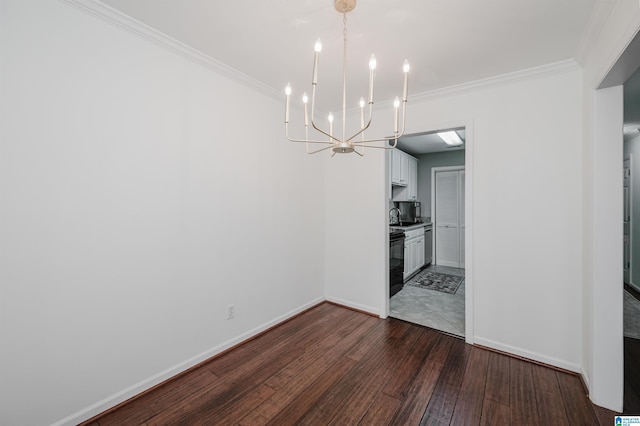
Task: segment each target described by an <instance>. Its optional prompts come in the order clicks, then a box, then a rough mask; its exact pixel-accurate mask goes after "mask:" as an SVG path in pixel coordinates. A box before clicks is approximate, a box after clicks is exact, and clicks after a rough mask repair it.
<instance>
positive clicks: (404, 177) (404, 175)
mask: <svg viewBox="0 0 640 426" xmlns="http://www.w3.org/2000/svg"><path fill="white" fill-rule="evenodd" d="M399 154H400V184H401V185H407V184H408V183H409V157H407V156H406V155H404V153H399Z"/></svg>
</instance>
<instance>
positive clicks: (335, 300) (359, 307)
mask: <svg viewBox="0 0 640 426" xmlns="http://www.w3.org/2000/svg"><path fill="white" fill-rule="evenodd" d="M325 300H326V301H327V302H333V303H336V304H338V305H342V306H345V307H347V308H351V309H355V310H358V311H363V312H366V313H369V314H372V315H375V316H380V311H379V310H378V309H377V308H373V307H371V306H366V305H360V304H358V303H353V302H351V301H348V300H344V299H339V298H337V297H331V296H327V298H326V299H325Z"/></svg>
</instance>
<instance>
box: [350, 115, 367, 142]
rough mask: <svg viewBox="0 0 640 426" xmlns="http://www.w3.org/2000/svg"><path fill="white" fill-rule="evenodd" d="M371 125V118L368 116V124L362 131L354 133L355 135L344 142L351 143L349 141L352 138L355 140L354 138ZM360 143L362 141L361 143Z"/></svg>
mask: <svg viewBox="0 0 640 426" xmlns="http://www.w3.org/2000/svg"><path fill="white" fill-rule="evenodd" d="M370 125H371V116H369V122H368V123H367V125H366V126H364V127H363V128H362V129H360V130H359V131H358V132H356V133H355V134H353V135H352V136H351V137H350V138H349V139H347V140H346V142H351V140H352V139H353V138H355V137H356V136H358V135H360V134H362V132H364V131H365V130H367V129H368V128H369V126H370ZM361 142H362V141H361Z"/></svg>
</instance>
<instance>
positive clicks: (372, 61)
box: [369, 54, 378, 71]
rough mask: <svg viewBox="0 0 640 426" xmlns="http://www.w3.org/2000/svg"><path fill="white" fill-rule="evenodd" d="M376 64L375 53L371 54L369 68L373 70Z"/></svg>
mask: <svg viewBox="0 0 640 426" xmlns="http://www.w3.org/2000/svg"><path fill="white" fill-rule="evenodd" d="M377 65H378V62H377V61H376V55H374V54H371V58H369V69H370V70H371V71H373V70H375V69H376V66H377Z"/></svg>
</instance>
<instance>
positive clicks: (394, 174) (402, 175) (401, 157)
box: [391, 149, 408, 186]
mask: <svg viewBox="0 0 640 426" xmlns="http://www.w3.org/2000/svg"><path fill="white" fill-rule="evenodd" d="M406 164H407V160H406V158H405V154H404V152H402V151H398V150H397V149H392V150H391V184H392V185H400V186H406V185H407V180H408V179H407V166H406ZM403 165H404V166H405V167H402V166H403Z"/></svg>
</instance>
